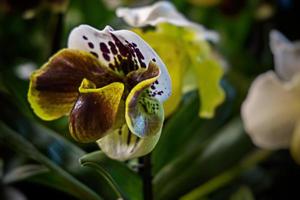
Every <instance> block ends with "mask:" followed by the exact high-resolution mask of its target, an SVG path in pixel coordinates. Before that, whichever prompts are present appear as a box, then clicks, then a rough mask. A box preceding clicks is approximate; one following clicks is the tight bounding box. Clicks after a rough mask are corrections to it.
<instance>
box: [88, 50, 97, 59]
mask: <svg viewBox="0 0 300 200" xmlns="http://www.w3.org/2000/svg"><path fill="white" fill-rule="evenodd" d="M90 53H91V54H93V56H95V57H96V58H99V56H98V54H97V53H96V52H94V51H90Z"/></svg>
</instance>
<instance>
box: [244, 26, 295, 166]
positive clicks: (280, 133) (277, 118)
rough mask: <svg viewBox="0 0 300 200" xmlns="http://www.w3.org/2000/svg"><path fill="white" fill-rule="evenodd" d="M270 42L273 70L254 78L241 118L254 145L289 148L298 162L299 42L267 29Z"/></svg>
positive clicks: (268, 147)
mask: <svg viewBox="0 0 300 200" xmlns="http://www.w3.org/2000/svg"><path fill="white" fill-rule="evenodd" d="M270 46H271V50H272V52H273V55H274V63H275V72H274V71H268V72H266V73H264V74H262V75H260V76H259V77H257V78H256V79H255V80H254V82H253V83H252V85H251V87H250V90H249V93H248V96H247V98H246V100H245V101H244V103H243V105H242V109H241V114H242V118H243V121H244V125H245V129H246V131H247V133H248V134H249V136H250V137H251V139H252V141H253V143H254V144H255V145H257V146H258V147H261V148H265V149H271V150H275V149H282V148H290V150H291V153H292V155H293V157H294V159H295V160H296V161H298V162H299V163H300V101H299V100H300V43H299V42H293V43H292V42H290V41H289V40H288V39H287V38H286V37H285V36H284V35H282V34H281V33H280V32H278V31H271V33H270ZM297 127H298V128H297ZM298 141H299V142H298ZM298 154H299V155H298Z"/></svg>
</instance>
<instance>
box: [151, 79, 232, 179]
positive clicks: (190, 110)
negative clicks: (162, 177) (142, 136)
mask: <svg viewBox="0 0 300 200" xmlns="http://www.w3.org/2000/svg"><path fill="white" fill-rule="evenodd" d="M223 87H224V89H225V91H226V101H225V102H224V104H223V105H222V106H220V107H219V108H218V109H217V112H216V115H215V117H214V118H213V119H210V120H207V119H201V118H199V116H198V110H199V107H200V103H199V96H198V94H197V92H190V93H188V94H186V95H185V96H184V98H183V101H182V102H181V104H180V107H179V109H178V110H177V112H176V113H175V114H174V115H173V116H172V117H171V118H170V119H169V120H168V121H167V122H166V124H165V126H164V127H163V131H162V134H161V137H160V140H159V141H158V144H157V145H156V147H155V149H154V151H153V153H152V164H153V173H154V174H157V173H158V172H159V170H161V169H162V168H163V167H164V166H165V165H166V164H168V163H169V162H171V161H172V160H174V159H177V158H178V157H181V156H182V155H186V154H188V153H187V152H190V151H193V149H195V148H199V146H201V145H202V144H203V143H205V142H206V141H207V139H208V138H210V137H212V136H213V135H214V134H215V132H216V130H217V129H218V128H219V127H220V126H221V125H223V124H224V123H225V122H226V120H228V118H229V117H230V115H231V114H232V113H231V112H232V106H233V99H234V97H235V92H234V90H233V88H232V87H231V85H230V84H228V83H227V82H226V81H223ZM170 149H172V151H170Z"/></svg>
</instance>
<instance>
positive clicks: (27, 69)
mask: <svg viewBox="0 0 300 200" xmlns="http://www.w3.org/2000/svg"><path fill="white" fill-rule="evenodd" d="M36 69H37V65H36V64H35V63H32V62H27V63H22V64H20V65H18V66H17V67H16V68H15V73H16V75H17V76H18V77H19V78H20V79H23V80H28V79H29V77H30V75H31V74H32V72H33V71H34V70H36Z"/></svg>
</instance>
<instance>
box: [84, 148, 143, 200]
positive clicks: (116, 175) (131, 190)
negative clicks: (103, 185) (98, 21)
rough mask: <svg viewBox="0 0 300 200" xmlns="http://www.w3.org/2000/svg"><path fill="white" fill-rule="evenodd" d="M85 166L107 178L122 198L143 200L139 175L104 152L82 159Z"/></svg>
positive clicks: (87, 155) (85, 156) (88, 155)
mask: <svg viewBox="0 0 300 200" xmlns="http://www.w3.org/2000/svg"><path fill="white" fill-rule="evenodd" d="M80 163H81V164H82V165H83V166H86V167H91V168H93V169H95V170H96V171H97V172H98V173H100V174H101V175H102V176H103V177H106V178H107V182H109V183H110V184H111V185H112V188H116V189H117V192H118V193H120V196H123V197H125V198H126V199H130V200H141V199H143V196H142V181H141V179H140V177H139V176H138V174H137V173H135V172H133V171H132V170H130V169H129V168H128V167H127V166H126V165H125V164H124V163H120V162H118V161H115V160H112V159H110V158H108V157H107V156H106V155H105V154H104V153H103V152H101V151H96V152H93V153H89V154H86V155H84V156H83V157H81V158H80Z"/></svg>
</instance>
